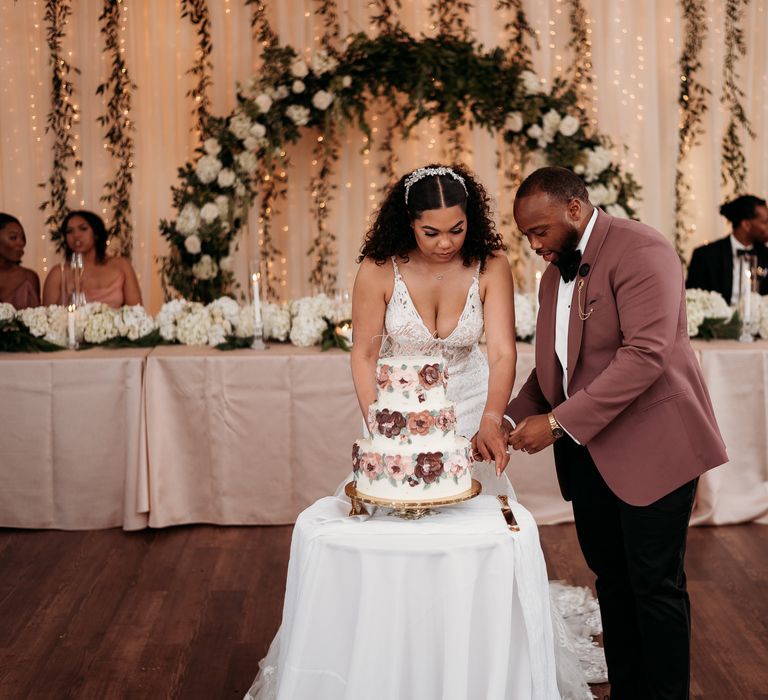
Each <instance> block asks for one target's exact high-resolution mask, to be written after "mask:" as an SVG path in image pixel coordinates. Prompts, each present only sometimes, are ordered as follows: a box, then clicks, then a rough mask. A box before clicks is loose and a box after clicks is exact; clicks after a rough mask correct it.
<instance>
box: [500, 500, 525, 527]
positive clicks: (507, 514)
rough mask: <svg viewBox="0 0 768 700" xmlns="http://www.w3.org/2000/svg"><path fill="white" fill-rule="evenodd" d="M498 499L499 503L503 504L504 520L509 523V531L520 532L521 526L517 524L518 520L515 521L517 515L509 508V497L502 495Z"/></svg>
mask: <svg viewBox="0 0 768 700" xmlns="http://www.w3.org/2000/svg"><path fill="white" fill-rule="evenodd" d="M496 498H498V499H499V503H501V514H502V515H503V516H504V520H506V521H507V525H509V529H510V530H512V532H520V526H519V525H518V524H517V520H515V514H514V513H513V512H512V509H511V508H510V507H509V497H508V496H506V495H504V494H500V495H498V496H496Z"/></svg>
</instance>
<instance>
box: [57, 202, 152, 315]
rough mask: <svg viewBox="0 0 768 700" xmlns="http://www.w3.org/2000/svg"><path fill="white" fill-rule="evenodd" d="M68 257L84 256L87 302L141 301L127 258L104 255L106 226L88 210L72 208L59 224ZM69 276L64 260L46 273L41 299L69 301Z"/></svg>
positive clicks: (116, 305) (118, 303)
mask: <svg viewBox="0 0 768 700" xmlns="http://www.w3.org/2000/svg"><path fill="white" fill-rule="evenodd" d="M61 233H62V238H63V239H64V252H65V255H66V259H67V261H69V260H71V259H72V255H73V254H74V253H80V254H81V255H82V256H83V274H82V277H81V281H82V291H83V293H84V294H85V301H86V302H93V301H100V302H103V303H104V304H107V305H108V306H111V307H113V308H116V309H117V308H120V307H121V306H126V305H128V306H132V305H134V304H141V290H140V289H139V281H138V279H137V278H136V273H135V272H134V271H133V267H131V263H130V262H129V260H128V259H127V258H124V257H121V256H116V257H113V258H111V257H107V229H106V228H105V226H104V222H103V221H102V220H101V218H100V217H99V216H97V215H96V214H94V213H93V212H90V211H83V210H80V211H72V212H70V213H69V214H67V216H66V218H65V219H64V222H63V223H62V225H61ZM72 292H73V289H72V280H71V278H69V276H68V274H67V271H66V270H65V266H64V263H62V264H61V265H56V266H55V267H54V268H52V269H51V271H50V272H49V273H48V277H46V279H45V287H44V288H43V302H44V303H45V304H46V305H47V304H69V303H70V300H71V297H72Z"/></svg>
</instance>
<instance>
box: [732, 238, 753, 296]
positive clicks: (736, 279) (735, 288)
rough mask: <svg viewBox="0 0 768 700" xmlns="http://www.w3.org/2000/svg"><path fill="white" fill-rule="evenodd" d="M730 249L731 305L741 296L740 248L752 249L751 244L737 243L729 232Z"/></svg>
mask: <svg viewBox="0 0 768 700" xmlns="http://www.w3.org/2000/svg"><path fill="white" fill-rule="evenodd" d="M729 238H730V239H731V251H732V252H733V282H732V283H731V305H732V306H733V305H735V304H736V302H738V301H739V299H740V298H741V266H740V263H741V261H740V260H739V252H738V251H740V250H749V251H752V250H753V248H752V246H746V245H744V244H743V243H739V241H737V240H736V238H735V236H734V235H733V234H731V235H730V236H729Z"/></svg>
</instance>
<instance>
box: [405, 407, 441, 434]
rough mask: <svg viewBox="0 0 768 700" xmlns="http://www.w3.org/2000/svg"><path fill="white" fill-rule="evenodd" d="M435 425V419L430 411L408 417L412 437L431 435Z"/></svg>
mask: <svg viewBox="0 0 768 700" xmlns="http://www.w3.org/2000/svg"><path fill="white" fill-rule="evenodd" d="M434 425H435V419H434V417H433V416H432V414H431V413H430V412H429V411H419V412H418V413H411V414H409V415H408V432H410V433H411V435H429V431H430V430H431V429H432V427H433V426H434Z"/></svg>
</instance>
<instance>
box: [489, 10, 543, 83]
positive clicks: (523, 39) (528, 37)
mask: <svg viewBox="0 0 768 700" xmlns="http://www.w3.org/2000/svg"><path fill="white" fill-rule="evenodd" d="M503 11H508V12H511V13H512V19H511V20H509V21H508V22H506V23H505V24H504V33H505V34H506V35H507V37H508V39H507V50H508V52H509V55H510V56H515V57H516V58H517V60H518V61H520V62H521V63H523V64H525V65H526V67H528V68H530V66H531V59H532V58H533V53H532V51H531V47H530V46H529V45H528V42H529V41H531V42H533V45H534V46H535V47H536V49H538V48H539V38H538V35H537V34H536V30H535V29H534V28H533V27H532V26H531V24H530V22H529V21H528V18H527V17H526V15H525V10H524V9H523V0H496V12H503Z"/></svg>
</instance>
